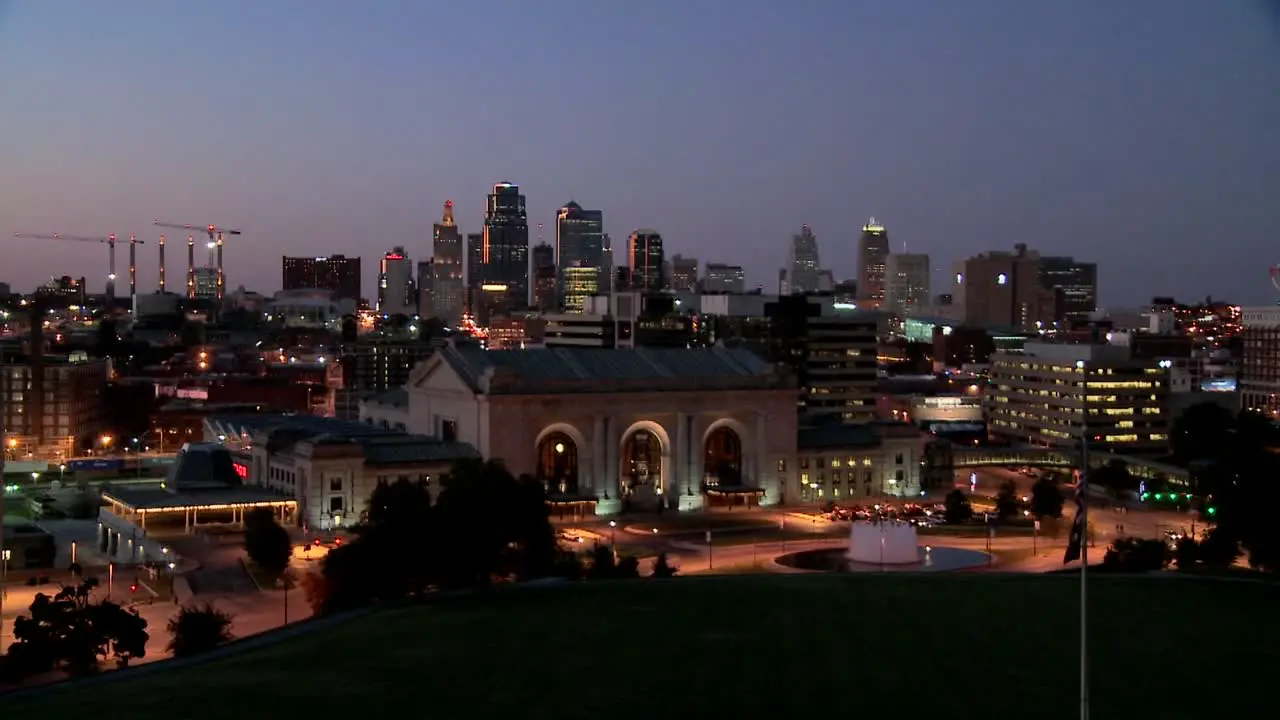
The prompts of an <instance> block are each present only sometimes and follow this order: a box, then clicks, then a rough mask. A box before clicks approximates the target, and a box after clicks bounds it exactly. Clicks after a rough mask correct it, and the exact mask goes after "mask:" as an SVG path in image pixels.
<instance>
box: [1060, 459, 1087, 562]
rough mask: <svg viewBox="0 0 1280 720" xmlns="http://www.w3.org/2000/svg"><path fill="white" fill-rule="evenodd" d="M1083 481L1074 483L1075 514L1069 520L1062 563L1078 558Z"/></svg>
mask: <svg viewBox="0 0 1280 720" xmlns="http://www.w3.org/2000/svg"><path fill="white" fill-rule="evenodd" d="M1084 515H1085V510H1084V481H1083V479H1082V480H1081V481H1080V482H1077V483H1076V516H1075V519H1074V520H1072V521H1071V537H1070V538H1068V539H1067V552H1066V554H1065V555H1063V556H1062V564H1063V565H1066V564H1067V563H1069V562H1071V561H1072V560H1079V559H1080V544H1081V543H1083V542H1084V533H1085V527H1084Z"/></svg>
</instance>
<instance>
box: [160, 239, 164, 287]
mask: <svg viewBox="0 0 1280 720" xmlns="http://www.w3.org/2000/svg"><path fill="white" fill-rule="evenodd" d="M160 292H162V293H163V292H164V236H163V235H161V236H160Z"/></svg>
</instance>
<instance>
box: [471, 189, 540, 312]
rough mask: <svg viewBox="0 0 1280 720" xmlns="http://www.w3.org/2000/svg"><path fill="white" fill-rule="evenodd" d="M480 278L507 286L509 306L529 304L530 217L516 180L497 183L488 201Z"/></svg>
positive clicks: (511, 307) (521, 306) (522, 306)
mask: <svg viewBox="0 0 1280 720" xmlns="http://www.w3.org/2000/svg"><path fill="white" fill-rule="evenodd" d="M480 280H481V284H483V285H490V286H495V285H505V286H506V287H507V289H506V295H507V297H506V306H507V309H508V310H518V309H521V308H526V307H528V306H529V217H528V214H527V213H526V212H525V201H524V195H521V194H520V188H519V186H517V185H515V184H514V183H509V182H500V183H498V184H496V185H494V186H493V192H492V193H490V195H489V197H488V201H487V203H486V205H485V213H484V245H483V247H482V248H481V258H480Z"/></svg>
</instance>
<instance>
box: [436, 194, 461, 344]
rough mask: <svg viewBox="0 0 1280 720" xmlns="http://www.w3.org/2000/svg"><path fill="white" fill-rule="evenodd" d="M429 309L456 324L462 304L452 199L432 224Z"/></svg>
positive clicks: (458, 243) (458, 235)
mask: <svg viewBox="0 0 1280 720" xmlns="http://www.w3.org/2000/svg"><path fill="white" fill-rule="evenodd" d="M431 244H432V257H431V310H432V314H433V315H434V316H435V317H438V318H440V319H441V320H443V321H444V323H445V324H446V325H449V326H457V324H458V322H459V321H460V320H462V311H463V309H464V308H465V300H464V298H463V294H464V293H463V279H462V233H460V232H459V231H458V224H457V223H456V222H454V220H453V201H452V200H446V201H445V202H444V215H443V216H442V217H441V219H440V222H438V223H436V224H435V225H433V226H432V228H431Z"/></svg>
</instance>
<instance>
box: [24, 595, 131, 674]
mask: <svg viewBox="0 0 1280 720" xmlns="http://www.w3.org/2000/svg"><path fill="white" fill-rule="evenodd" d="M96 586H97V583H96V582H95V581H93V580H86V581H85V582H83V583H81V584H79V585H69V586H64V587H63V588H62V589H61V590H59V591H58V592H57V594H55V595H53V596H52V597H50V596H49V595H46V594H44V593H40V594H38V595H36V597H35V600H34V601H33V602H32V603H31V607H30V610H29V613H30V614H29V615H24V616H19V617H18V618H17V619H15V620H14V623H13V637H14V643H13V644H12V645H11V646H10V647H9V651H8V654H7V655H6V662H5V671H6V673H9V674H10V675H12V676H18V677H26V676H31V675H35V674H39V673H45V672H49V671H51V670H62V671H64V672H66V673H68V674H70V675H84V674H87V673H91V672H94V671H96V670H97V669H98V667H99V665H100V663H101V661H102V660H103V659H105V658H107V657H114V658H115V659H116V660H117V663H118V664H119V665H121V666H124V665H127V664H128V662H129V660H131V659H133V658H140V657H143V656H145V655H146V647H147V640H148V639H149V636H148V634H147V631H146V627H147V621H146V620H144V619H143V618H142V617H141V616H139V615H138V613H137V612H136V611H130V610H126V609H124V608H123V607H121V606H119V605H117V604H115V603H113V602H109V601H106V600H103V601H101V602H98V603H94V602H91V596H92V592H93V589H94V587H96Z"/></svg>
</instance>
